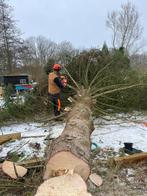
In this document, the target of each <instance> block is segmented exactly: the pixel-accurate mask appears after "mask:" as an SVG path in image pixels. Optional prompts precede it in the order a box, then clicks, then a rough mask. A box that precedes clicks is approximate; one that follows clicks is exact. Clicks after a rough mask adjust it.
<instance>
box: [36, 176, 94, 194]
mask: <svg viewBox="0 0 147 196" xmlns="http://www.w3.org/2000/svg"><path fill="white" fill-rule="evenodd" d="M59 195H60V196H92V195H91V194H90V193H88V192H87V185H86V183H85V182H84V180H83V179H82V178H81V176H80V175H78V174H67V175H62V176H58V177H54V178H50V179H49V180H46V181H45V182H44V183H43V184H41V185H40V187H39V188H38V190H37V193H36V195H35V196H59Z"/></svg>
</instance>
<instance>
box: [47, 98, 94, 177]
mask: <svg viewBox="0 0 147 196" xmlns="http://www.w3.org/2000/svg"><path fill="white" fill-rule="evenodd" d="M82 97H83V96H82ZM82 97H80V98H79V99H80V100H79V101H78V102H77V103H76V104H75V106H74V107H73V109H72V111H71V112H70V113H69V115H68V118H67V122H66V126H65V128H64V130H63V132H62V134H61V135H60V136H59V137H58V138H57V139H55V140H54V141H53V143H52V145H51V146H49V147H48V148H47V160H48V161H47V165H46V170H45V173H44V180H47V179H49V178H51V177H53V176H59V175H61V174H65V173H66V172H67V171H69V170H73V172H74V173H77V174H79V175H80V176H81V177H82V178H83V179H84V180H87V178H88V176H89V174H90V166H89V158H90V146H91V142H90V135H91V133H92V131H93V129H94V128H93V121H92V117H91V103H92V100H91V99H90V98H89V97H88V96H87V97H83V98H82Z"/></svg>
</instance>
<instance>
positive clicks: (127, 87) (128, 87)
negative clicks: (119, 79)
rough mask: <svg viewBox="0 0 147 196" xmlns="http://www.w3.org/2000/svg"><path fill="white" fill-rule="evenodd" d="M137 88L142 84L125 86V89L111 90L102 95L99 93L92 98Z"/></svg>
mask: <svg viewBox="0 0 147 196" xmlns="http://www.w3.org/2000/svg"><path fill="white" fill-rule="evenodd" d="M137 86H142V84H134V85H131V86H125V87H121V88H116V89H113V90H109V91H105V92H103V93H100V94H97V95H95V96H93V98H97V97H101V96H103V95H107V94H110V93H114V92H117V91H122V90H127V89H130V88H133V87H137Z"/></svg>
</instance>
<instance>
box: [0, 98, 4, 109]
mask: <svg viewBox="0 0 147 196" xmlns="http://www.w3.org/2000/svg"><path fill="white" fill-rule="evenodd" d="M4 104H5V102H4V99H3V98H2V97H0V108H3V107H4Z"/></svg>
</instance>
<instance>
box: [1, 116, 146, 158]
mask: <svg viewBox="0 0 147 196" xmlns="http://www.w3.org/2000/svg"><path fill="white" fill-rule="evenodd" d="M106 118H107V117H106ZM145 123H147V116H144V115H142V114H141V113H135V115H134V114H117V115H116V116H113V117H111V119H109V121H107V120H103V119H101V118H97V119H95V120H94V125H95V130H94V132H93V133H92V136H91V138H92V142H94V143H96V144H97V145H98V146H99V147H101V148H107V147H108V148H109V147H111V148H114V150H115V151H118V150H119V149H120V148H121V147H123V146H124V144H123V143H124V142H132V143H133V144H134V147H135V148H137V149H140V150H142V151H145V152H147V127H146V126H145ZM64 127H65V124H64V123H57V122H56V123H49V124H46V125H44V124H41V123H23V124H14V125H10V126H3V127H1V128H0V132H1V133H0V134H8V133H14V132H21V133H22V137H29V138H23V139H21V140H17V141H15V142H8V143H6V144H4V145H2V146H1V147H0V158H1V157H5V156H6V155H7V153H8V152H14V151H16V152H19V153H24V155H25V156H24V157H23V159H25V158H26V157H27V158H30V157H33V156H37V157H42V156H43V155H44V149H45V146H46V140H45V138H46V137H47V135H49V134H50V135H51V137H52V138H56V137H58V136H59V135H60V134H61V132H62V131H63V129H64ZM31 136H41V137H37V138H33V137H32V138H31ZM35 143H39V144H40V147H41V149H39V150H37V149H35V148H33V147H32V145H31V144H35Z"/></svg>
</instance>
